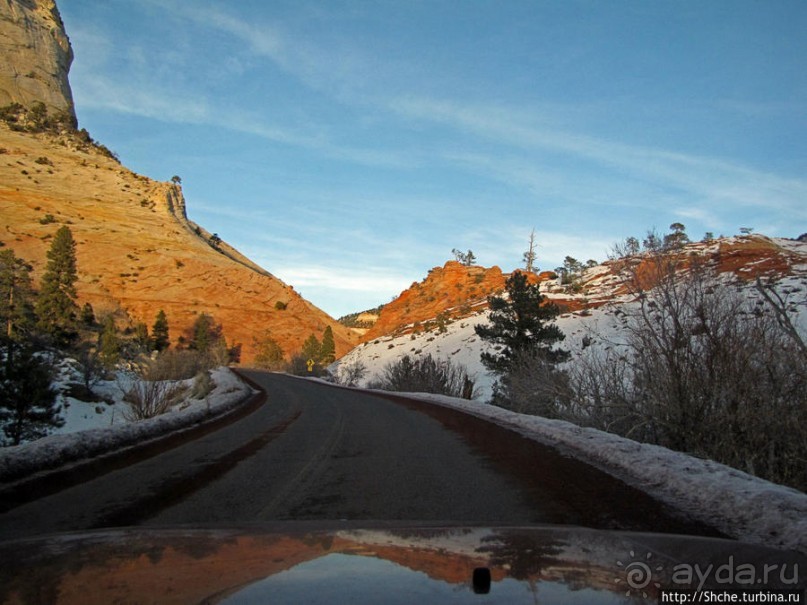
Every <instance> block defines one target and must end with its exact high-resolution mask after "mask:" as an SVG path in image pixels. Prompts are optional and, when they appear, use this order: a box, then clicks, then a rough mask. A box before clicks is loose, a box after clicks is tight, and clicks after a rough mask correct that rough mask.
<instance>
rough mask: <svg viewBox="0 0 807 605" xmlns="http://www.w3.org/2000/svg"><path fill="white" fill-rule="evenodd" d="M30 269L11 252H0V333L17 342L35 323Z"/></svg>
mask: <svg viewBox="0 0 807 605" xmlns="http://www.w3.org/2000/svg"><path fill="white" fill-rule="evenodd" d="M31 283H32V282H31V267H30V266H28V265H27V264H26V263H25V262H24V261H22V260H21V259H19V258H17V257H16V256H15V255H14V252H13V251H11V250H2V251H0V321H2V334H3V335H4V336H5V338H7V339H8V340H9V341H10V342H13V341H18V340H20V339H21V338H22V337H24V336H25V335H26V334H27V333H28V332H30V331H31V329H32V327H33V324H34V313H33V305H32V302H31V301H32V299H33V288H32V285H31Z"/></svg>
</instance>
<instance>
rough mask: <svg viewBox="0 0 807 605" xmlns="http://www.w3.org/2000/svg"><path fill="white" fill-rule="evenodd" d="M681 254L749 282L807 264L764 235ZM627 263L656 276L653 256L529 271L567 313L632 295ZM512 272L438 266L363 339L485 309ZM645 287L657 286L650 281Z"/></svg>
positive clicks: (793, 246)
mask: <svg viewBox="0 0 807 605" xmlns="http://www.w3.org/2000/svg"><path fill="white" fill-rule="evenodd" d="M671 254H675V252H672V253H671ZM678 254H679V256H680V257H681V259H680V260H681V266H682V267H683V268H685V267H687V266H688V263H689V262H690V261H691V260H692V259H693V258H698V259H701V261H705V262H706V263H707V265H708V266H710V267H712V268H713V269H714V270H716V271H717V272H718V273H732V274H734V275H735V276H736V277H738V278H740V279H741V280H744V281H748V282H750V281H753V280H755V279H756V278H757V277H760V278H761V279H763V280H769V279H774V280H779V279H782V278H783V277H786V276H791V275H795V274H797V273H798V272H799V271H798V268H799V267H804V266H805V265H804V253H803V247H802V246H800V245H798V243H797V242H792V243H791V242H788V241H787V240H782V239H772V238H768V237H765V236H763V235H746V236H740V237H731V238H720V239H716V240H712V241H709V242H695V243H691V244H688V245H687V246H686V247H684V248H683V249H682V250H681V251H680V252H679V253H678ZM626 264H630V265H632V266H633V267H634V271H635V272H636V273H637V274H638V275H639V276H640V278H641V277H642V276H646V279H647V280H650V277H651V274H652V267H651V265H652V260H651V259H650V257H648V256H647V255H636V256H634V257H630V258H628V259H615V260H607V261H605V262H603V263H602V264H601V265H598V266H597V267H594V268H593V269H588V270H586V271H584V272H582V273H581V274H579V275H577V276H575V279H574V280H573V283H570V284H560V283H559V281H558V279H557V276H556V275H555V273H554V272H551V271H546V272H542V273H539V274H533V273H528V274H527V276H528V280H529V281H530V282H531V283H540V284H542V285H541V291H542V292H543V293H545V294H547V295H548V298H549V299H550V300H551V301H552V302H553V303H555V304H557V305H558V306H559V307H560V308H561V310H562V311H563V312H570V311H581V310H583V309H591V308H596V307H599V306H602V305H604V304H606V303H608V302H611V301H613V300H614V299H615V298H617V297H620V296H623V295H625V294H628V293H629V289H628V284H627V283H626V281H625V276H624V275H623V274H622V270H623V269H624V268H625V266H626ZM509 275H510V274H509V273H504V274H503V273H502V271H501V270H500V269H499V268H498V267H492V268H490V269H485V268H484V267H476V266H471V267H468V266H464V265H461V264H460V263H458V262H455V261H449V262H447V263H446V264H445V266H443V267H435V268H434V269H432V270H431V271H429V274H428V276H427V277H426V278H425V279H424V280H423V281H421V282H419V283H417V282H416V283H413V284H412V285H411V286H410V287H409V288H408V289H407V290H404V291H403V292H401V294H400V295H399V296H398V297H397V298H395V299H394V300H393V301H392V302H390V303H388V304H386V305H384V306H383V307H382V308H381V311H380V313H379V315H378V317H377V319H376V320H375V323H374V324H373V325H372V327H371V328H369V330H367V332H366V333H365V334H364V336H363V337H362V340H363V341H370V340H375V339H377V338H380V337H382V336H399V335H401V334H407V333H411V332H417V331H419V330H420V329H426V330H428V329H430V328H432V327H434V324H438V325H439V324H440V323H441V322H442V323H445V322H449V321H452V320H456V319H461V318H463V317H468V316H470V315H472V314H474V313H476V312H478V311H481V310H484V309H486V308H487V306H488V304H487V298H488V297H489V296H491V295H496V294H500V293H501V292H502V291H503V290H504V286H505V281H506V279H507V277H509ZM644 285H645V286H646V287H652V283H650V282H649V281H648V282H647V283H645V284H644Z"/></svg>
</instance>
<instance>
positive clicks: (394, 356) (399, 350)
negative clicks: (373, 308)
mask: <svg viewBox="0 0 807 605" xmlns="http://www.w3.org/2000/svg"><path fill="white" fill-rule="evenodd" d="M755 237H757V238H760V239H764V240H768V241H771V242H773V243H774V244H775V245H776V246H779V247H780V248H782V249H783V250H786V251H787V252H789V253H793V254H796V255H799V256H802V257H803V258H804V263H800V264H794V265H792V266H791V271H792V275H790V276H787V277H784V278H782V279H780V280H779V281H778V288H779V290H780V291H781V292H785V293H789V294H790V299H791V301H792V302H793V303H794V304H793V305H792V306H793V311H794V313H793V316H792V317H793V320H794V322H795V324H796V325H797V326H798V327H799V328H800V330H801V332H802V333H807V295H805V294H804V292H807V243H804V242H798V241H795V240H787V239H780V238H774V239H769V238H764V237H763V236H755ZM741 239H742V238H724V239H722V240H720V242H721V243H722V244H732V243H737V242H739V241H741ZM691 247H692V249H693V250H695V251H697V252H699V253H701V254H708V253H714V252H716V251H717V249H718V247H719V246H718V243H717V240H716V241H715V242H710V243H702V242H699V243H696V244H693V245H692V246H691ZM582 281H583V282H584V283H585V292H584V293H578V294H570V293H568V292H566V291H565V289H564V288H563V287H560V286H558V284H556V283H555V282H544V283H542V284H541V291H542V293H544V294H545V296H546V297H547V298H548V299H559V300H561V301H563V302H569V301H575V300H578V301H584V300H585V301H587V302H588V303H589V304H594V305H601V306H597V307H596V308H589V309H585V310H581V311H574V312H570V313H565V314H563V315H560V316H559V317H558V318H557V320H556V323H557V325H558V327H559V328H560V329H561V331H562V332H563V333H564V335H565V336H566V339H565V340H564V341H563V342H561V343H560V344H559V346H560V347H562V348H564V349H567V350H569V351H570V352H571V353H572V358H574V357H575V356H577V355H579V354H580V353H581V351H582V350H583V348H584V340H585V344H586V346H587V345H588V344H591V345H592V346H595V347H596V346H609V345H612V344H614V343H618V342H619V341H620V336H619V321H618V318H617V313H618V312H619V309H625V306H626V305H627V306H631V305H632V304H633V303H632V301H631V300H630V297H629V296H627V295H617V294H616V292H617V291H618V290H619V286H620V285H621V280H620V279H619V277H618V276H616V275H614V274H613V272H612V271H611V268H610V267H608V266H605V265H598V266H595V267H592V268H590V269H587V270H586V272H585V274H584V277H583V280H582ZM744 290H745V292H746V295H747V296H748V297H749V298H750V299H751V300H757V299H759V294H758V293H757V292H756V291H755V290H754V288H753V284H747V285H746V286H745V287H744ZM487 317H488V311H481V312H478V313H476V314H474V315H471V316H470V317H466V318H463V319H460V320H455V321H453V322H450V323H447V324H446V325H445V326H444V331H442V332H441V331H440V329H439V328H437V327H435V328H433V329H432V330H431V331H428V332H420V333H418V334H404V335H402V336H396V337H393V336H383V337H380V338H376V339H374V340H372V341H368V342H366V343H363V344H361V345H359V346H358V347H356V348H354V349H353V350H352V351H350V352H349V353H348V354H347V355H345V356H344V357H342V358H341V359H339V360H338V361H336V362H335V363H334V364H333V365H331V366H330V367H329V370H330V371H331V373H335V374H339V372H340V371H341V370H340V368H342V367H344V366H349V365H352V364H354V363H357V362H361V363H362V364H364V366H365V367H366V368H367V372H366V374H365V376H364V379H363V380H362V382H361V384H360V385H359V386H367V385H368V384H370V383H372V382H373V381H374V380H376V379H377V378H378V377H379V376H380V375H381V374H382V373H383V370H384V367H385V366H386V365H388V364H389V363H391V362H394V361H396V360H398V359H400V358H401V357H403V356H404V355H421V354H422V355H429V354H431V355H432V357H434V358H436V359H447V360H450V361H452V362H453V363H458V364H462V365H464V366H465V367H466V369H467V370H468V372H469V374H470V375H471V376H472V377H475V378H476V384H477V396H476V399H477V400H479V401H487V400H489V398H490V395H491V391H492V385H493V382H494V377H493V376H491V375H490V374H489V373H488V372H487V369H486V368H485V367H484V366H483V365H482V362H481V360H480V356H481V354H482V352H483V351H488V350H490V345H489V344H488V343H485V342H483V341H482V340H481V339H480V338H479V337H478V336H477V335H476V333H475V332H474V327H475V326H476V325H478V324H480V323H485V322H487ZM423 323H425V322H423ZM436 323H437V322H435V324H436Z"/></svg>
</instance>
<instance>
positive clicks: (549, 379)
mask: <svg viewBox="0 0 807 605" xmlns="http://www.w3.org/2000/svg"><path fill="white" fill-rule="evenodd" d="M570 395H571V394H570V391H569V386H568V377H567V375H566V373H565V372H563V371H562V370H560V369H558V367H557V364H555V363H554V362H553V361H549V360H547V358H546V356H545V355H544V354H543V352H542V351H541V350H540V349H528V350H522V351H517V352H515V353H514V354H513V355H512V356H511V359H510V369H509V370H508V372H507V373H506V374H503V375H502V376H501V377H500V378H499V380H498V381H497V383H496V384H495V385H494V387H493V398H492V401H491V403H493V404H495V405H498V406H500V407H504V408H507V409H509V410H513V411H514V412H518V413H520V414H532V415H535V416H544V417H546V418H565V417H567V416H568V415H569V413H568V409H569V406H570V405H571V402H570V399H571V396H570Z"/></svg>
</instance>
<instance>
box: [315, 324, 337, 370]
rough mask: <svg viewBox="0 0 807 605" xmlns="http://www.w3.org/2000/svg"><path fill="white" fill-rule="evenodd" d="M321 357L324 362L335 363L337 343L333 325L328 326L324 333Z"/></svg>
mask: <svg viewBox="0 0 807 605" xmlns="http://www.w3.org/2000/svg"><path fill="white" fill-rule="evenodd" d="M319 358H320V361H322V362H323V363H333V362H334V360H335V359H336V344H335V343H334V341H333V330H332V329H331V326H326V328H325V331H324V332H323V333H322V345H321V347H320V354H319Z"/></svg>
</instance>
